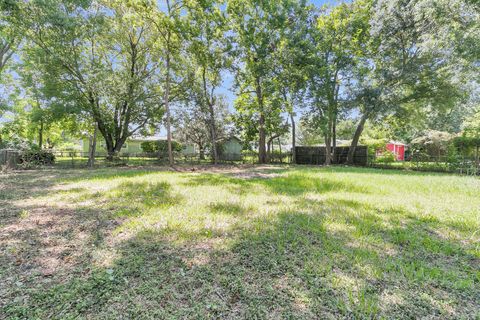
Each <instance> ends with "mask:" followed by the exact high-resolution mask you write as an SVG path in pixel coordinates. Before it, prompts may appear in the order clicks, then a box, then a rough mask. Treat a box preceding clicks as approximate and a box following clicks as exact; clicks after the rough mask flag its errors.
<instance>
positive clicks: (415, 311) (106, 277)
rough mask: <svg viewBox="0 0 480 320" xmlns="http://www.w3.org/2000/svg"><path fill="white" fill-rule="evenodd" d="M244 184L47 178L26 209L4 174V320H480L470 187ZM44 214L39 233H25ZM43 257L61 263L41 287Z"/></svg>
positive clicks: (333, 176)
mask: <svg viewBox="0 0 480 320" xmlns="http://www.w3.org/2000/svg"><path fill="white" fill-rule="evenodd" d="M243 173H244V174H242V175H241V177H238V176H236V174H237V173H230V172H226V173H223V174H222V173H215V174H212V173H172V172H156V171H145V170H131V171H118V172H117V171H115V169H109V170H102V171H101V172H96V171H69V172H67V175H68V176H67V177H65V175H64V174H63V172H62V173H56V172H52V173H50V175H49V177H48V178H45V179H44V180H43V181H44V184H45V188H44V190H42V191H41V192H38V193H33V194H31V195H30V196H28V197H23V193H21V192H17V189H15V188H19V189H22V188H23V187H24V186H25V185H22V183H25V184H28V183H30V182H31V181H32V180H34V178H33V177H29V175H28V174H27V175H23V176H22V177H16V176H8V177H7V179H17V178H18V179H17V180H16V184H8V188H9V192H10V190H11V192H12V194H9V195H8V196H5V197H4V198H2V199H4V200H3V201H4V202H3V203H6V204H7V205H8V206H9V208H10V209H9V212H10V210H12V211H16V212H17V213H16V214H15V215H12V216H7V218H8V219H6V220H4V221H6V223H5V224H4V225H3V226H2V229H1V233H0V235H1V238H0V240H1V245H2V251H1V256H0V259H1V260H0V262H1V264H0V275H1V276H2V277H1V279H2V280H0V281H1V283H0V288H1V289H0V306H1V308H2V309H1V310H2V312H0V314H5V316H6V317H13V318H14V317H19V318H35V317H37V318H47V317H49V318H75V317H80V318H111V319H116V318H120V317H123V318H165V319H167V318H168V319H171V318H179V319H182V318H198V319H205V318H222V319H223V318H249V319H250V318H270V319H278V318H303V319H305V318H306V319H308V318H311V319H316V318H332V319H333V318H349V319H351V318H422V317H431V318H445V319H447V318H475V317H478V316H479V308H478V301H480V289H479V288H480V270H479V265H480V244H479V240H480V235H479V231H478V230H479V228H480V198H479V197H478V192H479V191H480V181H479V180H478V179H474V178H468V177H458V176H453V175H441V174H423V173H413V174H412V173H408V172H405V173H403V172H396V171H388V172H387V173H392V174H387V173H385V172H383V171H380V170H379V171H377V170H371V169H352V168H321V169H318V168H312V167H299V168H290V169H286V168H285V167H271V168H265V169H259V168H252V169H246V170H245V172H243ZM32 174H36V173H35V172H32ZM37 178H38V177H37ZM22 179H23V180H22ZM25 212H28V214H26V213H25ZM47 212H48V214H50V215H52V217H51V219H49V220H48V223H46V224H44V225H36V224H35V221H38V220H39V219H41V218H42V217H45V216H46V215H48V214H47ZM4 215H8V213H4ZM45 228H47V231H48V230H50V229H52V232H53V231H54V233H53V234H54V235H55V237H54V238H53V239H48V241H45V239H44V238H43V237H44V236H43V235H42V232H44V230H45ZM49 228H50V229H49ZM43 234H44V233H43ZM50 234H52V233H50ZM65 243H68V244H69V245H70V246H73V247H67V246H65V245H64V244H65ZM72 252H75V254H73V253H72ZM49 255H50V258H51V259H53V258H55V259H58V260H59V261H63V262H65V261H66V263H64V264H61V263H59V264H55V266H56V267H55V268H53V271H52V272H49V273H48V274H47V275H45V274H44V272H43V270H44V269H45V268H47V267H48V263H51V264H52V263H53V262H52V260H51V259H50V260H49V259H47V257H49ZM52 257H53V258H52ZM65 257H68V259H67V258H65ZM20 258H21V261H20V262H17V261H18V259H20ZM42 272H43V273H42ZM19 283H21V284H19Z"/></svg>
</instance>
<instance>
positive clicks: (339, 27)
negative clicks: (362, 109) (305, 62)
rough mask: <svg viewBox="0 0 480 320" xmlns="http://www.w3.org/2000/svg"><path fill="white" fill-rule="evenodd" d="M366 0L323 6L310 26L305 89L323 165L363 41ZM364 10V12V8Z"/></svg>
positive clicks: (328, 158)
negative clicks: (321, 146) (323, 152)
mask: <svg viewBox="0 0 480 320" xmlns="http://www.w3.org/2000/svg"><path fill="white" fill-rule="evenodd" d="M366 8H368V3H367V2H366V1H361V0H359V1H355V2H353V3H341V4H339V5H337V6H335V7H333V8H324V9H323V10H322V12H321V14H320V15H319V18H318V19H317V25H316V28H314V29H313V34H312V42H313V48H312V50H311V52H312V54H311V60H310V61H309V70H308V91H309V98H310V101H311V107H310V112H309V115H308V116H309V118H310V122H314V123H316V124H317V126H318V127H319V128H321V131H322V133H323V137H324V140H325V146H326V157H325V164H326V165H329V164H330V163H331V162H332V160H333V157H334V150H335V147H336V124H337V119H338V118H339V114H340V113H341V112H342V111H343V108H345V107H346V104H345V103H344V100H346V97H345V95H346V92H347V88H348V86H349V85H350V83H351V81H352V79H353V75H354V72H353V71H354V66H355V64H356V62H357V56H358V54H359V52H361V47H362V46H363V45H364V43H365V38H366V37H367V34H366V32H367V30H366V27H365V24H366V22H367V21H368V20H366V19H368V15H366V13H365V11H366V10H367V9H366ZM367 12H368V11H367Z"/></svg>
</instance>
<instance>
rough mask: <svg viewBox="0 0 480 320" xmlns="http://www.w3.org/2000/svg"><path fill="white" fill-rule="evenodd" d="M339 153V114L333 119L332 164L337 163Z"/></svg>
mask: <svg viewBox="0 0 480 320" xmlns="http://www.w3.org/2000/svg"><path fill="white" fill-rule="evenodd" d="M336 151H337V114H336V113H335V116H334V117H333V123H332V163H337V159H335V158H336Z"/></svg>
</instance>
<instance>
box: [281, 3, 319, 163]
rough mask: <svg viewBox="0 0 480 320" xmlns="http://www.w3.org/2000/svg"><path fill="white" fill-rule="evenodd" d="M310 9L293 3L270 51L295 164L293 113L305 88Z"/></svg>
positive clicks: (301, 102)
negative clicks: (275, 43) (272, 55)
mask: <svg viewBox="0 0 480 320" xmlns="http://www.w3.org/2000/svg"><path fill="white" fill-rule="evenodd" d="M313 14H314V10H313V8H312V7H309V6H307V5H306V4H305V2H304V1H299V2H294V3H293V4H292V6H291V7H290V8H289V12H288V20H287V22H286V26H285V28H284V29H281V31H282V34H281V38H282V40H281V42H280V44H279V46H278V48H277V50H276V51H275V52H274V55H275V60H276V63H275V65H274V69H273V74H274V75H273V86H274V90H275V92H276V95H277V97H280V100H281V101H282V104H283V108H282V110H283V111H284V112H286V113H287V114H288V116H289V118H290V119H289V120H290V127H291V145H292V162H294V163H295V158H296V155H295V146H296V121H295V117H296V115H297V110H298V109H299V106H301V105H302V104H303V95H304V94H303V93H304V92H305V86H306V81H305V80H306V78H307V77H306V69H307V68H308V64H307V62H308V59H306V56H308V52H309V50H310V49H311V42H310V37H309V35H310V33H311V28H312V26H313V23H312V22H313V21H314V17H313Z"/></svg>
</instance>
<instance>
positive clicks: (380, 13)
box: [348, 0, 461, 163]
mask: <svg viewBox="0 0 480 320" xmlns="http://www.w3.org/2000/svg"><path fill="white" fill-rule="evenodd" d="M427 2H428V1H403V0H395V1H377V2H375V5H374V6H372V7H371V11H370V19H369V24H368V26H369V33H368V34H369V35H371V39H370V41H368V42H367V44H368V46H366V47H365V50H364V52H363V62H362V63H361V64H359V68H358V69H357V71H358V73H357V76H358V77H357V82H356V89H355V90H354V91H355V93H354V95H356V97H357V102H358V106H359V111H360V114H361V116H360V120H359V122H358V125H357V128H356V131H355V134H354V136H353V139H352V144H351V147H350V150H349V154H348V162H349V163H353V155H354V153H355V148H356V146H357V144H358V141H359V139H360V136H361V133H362V132H363V129H364V126H365V123H366V121H367V120H369V119H374V118H378V117H381V116H384V115H388V114H390V115H391V114H393V113H395V112H398V110H401V108H402V107H405V106H407V107H408V106H411V105H412V103H414V104H413V105H416V106H419V105H420V104H423V105H428V104H432V105H435V106H436V107H440V106H442V105H447V104H451V103H453V102H454V101H455V100H456V99H458V98H460V97H461V94H460V92H459V90H458V86H456V85H455V83H453V82H452V79H454V76H453V72H452V71H453V70H454V69H456V68H452V67H451V66H452V65H455V63H453V62H454V61H453V60H451V59H449V55H450V53H449V50H448V47H445V46H444V47H443V49H442V50H432V48H433V47H435V46H433V47H432V45H433V43H432V42H431V41H429V38H430V37H431V36H432V35H434V34H435V33H436V32H437V31H438V30H439V26H440V25H442V24H443V23H445V21H443V22H441V21H440V20H438V19H437V15H436V14H434V12H435V10H433V11H432V10H431V8H432V7H430V6H428V4H427ZM435 7H436V6H434V7H433V8H435ZM432 12H433V13H432ZM439 23H440V24H439ZM452 63H453V64H452ZM457 66H458V64H457Z"/></svg>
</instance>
